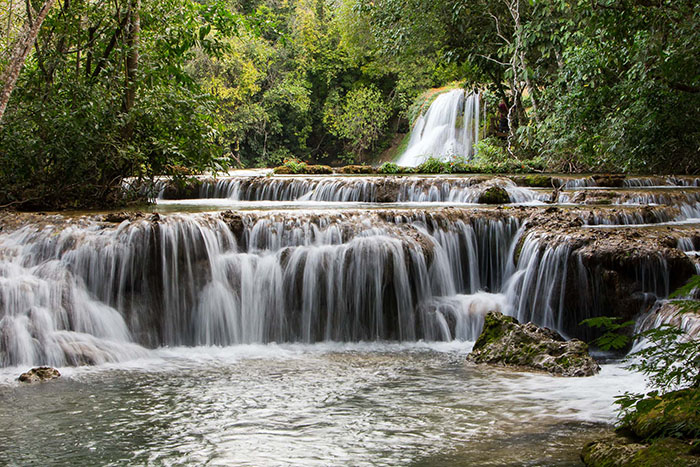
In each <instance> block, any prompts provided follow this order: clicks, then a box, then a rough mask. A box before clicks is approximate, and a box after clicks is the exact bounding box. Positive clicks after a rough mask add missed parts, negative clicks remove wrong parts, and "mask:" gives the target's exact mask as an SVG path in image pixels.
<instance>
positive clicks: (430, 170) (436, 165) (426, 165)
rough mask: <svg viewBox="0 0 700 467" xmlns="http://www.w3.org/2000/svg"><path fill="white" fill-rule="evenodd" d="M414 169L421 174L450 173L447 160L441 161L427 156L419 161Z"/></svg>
mask: <svg viewBox="0 0 700 467" xmlns="http://www.w3.org/2000/svg"><path fill="white" fill-rule="evenodd" d="M416 171H417V172H418V173H423V174H443V173H451V172H452V169H451V167H450V164H449V163H448V162H443V161H441V160H440V159H438V158H437V157H432V156H431V157H428V158H427V159H426V160H425V161H423V163H421V164H420V165H419V166H418V167H417V168H416Z"/></svg>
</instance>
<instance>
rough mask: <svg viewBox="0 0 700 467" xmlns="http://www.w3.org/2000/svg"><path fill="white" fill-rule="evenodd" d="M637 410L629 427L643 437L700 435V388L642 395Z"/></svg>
mask: <svg viewBox="0 0 700 467" xmlns="http://www.w3.org/2000/svg"><path fill="white" fill-rule="evenodd" d="M636 410H637V413H636V416H634V417H633V418H632V419H631V420H630V421H629V423H628V424H627V426H626V427H627V428H629V429H630V430H631V431H632V432H633V433H634V434H635V435H636V436H638V437H639V438H640V439H651V438H658V437H661V436H665V437H675V438H687V439H694V438H700V388H691V389H683V390H680V391H674V392H670V393H667V394H664V395H663V396H657V397H652V398H646V399H642V400H641V401H639V402H638V403H637V406H636Z"/></svg>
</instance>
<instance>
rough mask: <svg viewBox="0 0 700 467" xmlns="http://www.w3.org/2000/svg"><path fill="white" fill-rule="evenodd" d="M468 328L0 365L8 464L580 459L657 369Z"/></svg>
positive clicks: (1, 424) (0, 455) (2, 456)
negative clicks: (549, 369) (535, 358)
mask: <svg viewBox="0 0 700 467" xmlns="http://www.w3.org/2000/svg"><path fill="white" fill-rule="evenodd" d="M470 347H471V344H468V343H459V342H452V343H442V344H423V343H414V344H317V345H285V346H278V345H267V346H262V345H261V346H237V347H229V348H190V349H185V348H178V349H162V350H158V351H155V352H154V356H153V358H152V359H150V360H142V361H136V362H130V363H126V364H120V365H114V366H98V367H80V368H65V369H62V370H61V371H62V372H63V374H64V377H63V378H62V379H61V380H58V381H55V382H52V383H46V384H39V385H33V386H20V385H19V384H18V383H16V382H14V381H13V380H12V378H14V377H16V375H17V374H18V372H19V370H20V369H18V368H5V369H2V370H0V371H1V373H0V439H2V440H3V442H2V443H0V464H13V463H16V464H21V465H25V464H32V463H34V464H37V465H46V464H53V465H56V464H61V465H94V464H122V465H123V464H157V465H162V464H166V465H172V464H204V463H208V464H211V465H256V466H259V465H289V464H293V465H408V464H414V465H426V466H427V465H430V466H435V465H576V464H577V463H578V453H579V451H580V448H581V446H582V444H583V443H584V442H585V441H586V440H587V439H590V438H593V437H595V436H596V435H597V434H599V433H600V431H601V430H602V428H603V425H602V423H606V422H610V421H612V420H613V417H614V413H613V408H612V407H611V402H612V399H613V396H614V395H615V394H619V393H621V392H624V391H625V390H640V389H641V385H642V384H643V382H642V381H641V380H640V378H639V377H638V376H637V375H632V374H629V373H627V372H625V371H624V370H622V369H620V368H619V367H618V366H615V365H605V366H604V367H603V371H602V373H601V374H600V375H598V376H596V377H592V378H571V379H564V378H555V377H550V376H548V375H544V374H531V373H517V372H511V371H508V370H505V369H496V368H485V367H476V366H470V365H467V364H466V363H465V362H464V357H465V355H466V353H467V352H468V351H469V349H470Z"/></svg>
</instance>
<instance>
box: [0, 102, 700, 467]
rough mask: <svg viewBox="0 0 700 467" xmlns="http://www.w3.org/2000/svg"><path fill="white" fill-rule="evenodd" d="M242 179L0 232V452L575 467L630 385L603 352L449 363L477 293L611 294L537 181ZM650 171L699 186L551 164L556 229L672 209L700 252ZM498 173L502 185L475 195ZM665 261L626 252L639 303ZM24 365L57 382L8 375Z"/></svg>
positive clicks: (656, 283)
mask: <svg viewBox="0 0 700 467" xmlns="http://www.w3.org/2000/svg"><path fill="white" fill-rule="evenodd" d="M426 118H427V115H426ZM259 175H260V174H257V173H256V174H255V176H249V175H248V174H247V173H242V174H234V175H232V176H231V177H229V178H226V179H223V180H219V181H216V182H210V181H204V182H202V184H201V186H199V187H197V188H198V189H199V193H198V196H199V198H198V199H190V200H177V201H173V200H163V199H161V200H159V202H158V203H159V204H158V206H157V207H156V208H154V209H155V210H157V211H159V212H158V213H155V214H142V215H138V216H131V217H128V216H127V217H128V218H126V219H124V220H123V221H121V222H120V223H119V222H118V223H111V222H105V221H103V220H102V218H100V217H94V216H93V217H85V218H77V219H71V220H67V219H65V218H59V217H58V216H57V217H56V218H54V220H56V223H55V224H47V225H45V226H39V225H28V226H25V227H23V228H19V229H17V230H13V229H12V228H7V229H5V230H3V231H2V232H0V464H10V465H14V464H17V465H25V464H35V465H46V464H52V465H91V464H95V463H100V464H109V465H134V464H138V465H141V464H151V465H182V464H197V465H199V464H212V465H231V464H236V465H256V466H258V465H426V466H435V465H575V464H576V463H577V460H578V453H579V451H580V448H581V446H582V444H583V443H584V442H585V441H587V440H588V439H589V438H593V437H595V436H596V435H598V434H600V433H601V431H602V429H603V428H604V427H605V426H607V425H606V424H608V423H610V422H611V421H612V420H613V419H614V409H613V407H612V401H613V398H614V396H615V395H617V394H620V393H623V392H624V391H640V390H641V389H642V387H643V381H642V380H641V378H640V377H639V376H638V375H633V374H629V373H627V372H626V371H624V370H623V369H621V368H620V367H619V366H618V365H614V364H605V365H603V370H602V372H601V374H599V375H597V376H595V377H590V378H574V379H564V378H555V377H552V376H548V375H544V374H532V373H526V372H514V371H508V370H505V369H497V368H491V367H489V368H484V367H478V366H472V365H469V364H467V363H466V362H465V357H466V354H467V353H468V351H469V350H470V349H471V346H472V342H473V341H474V340H475V339H476V338H477V336H478V335H479V333H480V331H481V328H482V325H483V317H484V315H485V314H486V313H487V312H488V311H491V310H498V311H502V312H503V313H506V314H508V315H511V316H515V317H517V318H518V319H519V320H521V321H532V322H534V323H536V324H539V325H544V326H548V327H551V328H554V329H556V330H558V331H560V332H561V333H562V334H564V335H566V336H581V337H585V333H586V330H585V329H582V327H581V326H580V325H579V323H580V321H581V320H583V319H585V318H587V317H591V316H600V315H605V314H608V313H609V310H610V308H609V306H608V305H609V303H608V302H607V301H606V297H605V296H604V293H603V292H601V291H604V290H607V289H606V286H607V285H608V284H606V281H607V280H608V279H606V276H605V275H602V274H600V271H599V269H597V266H596V264H595V262H591V259H590V257H587V256H585V253H581V252H580V249H577V248H576V247H574V243H575V240H576V239H575V238H571V236H570V235H569V234H568V233H567V232H571V230H566V229H565V230H560V231H558V232H562V233H554V232H548V231H547V228H546V226H543V225H540V227H537V228H532V229H530V227H531V225H528V224H532V223H533V222H534V223H535V225H537V224H536V223H537V219H534V220H533V218H531V217H530V213H531V212H534V211H536V210H537V212H539V211H538V210H540V209H543V208H542V207H541V206H542V204H543V202H545V201H549V199H550V197H551V195H552V189H549V188H541V189H530V188H523V187H520V186H516V184H515V183H514V182H513V181H512V180H508V179H503V178H498V179H492V180H484V179H483V178H480V177H405V178H397V177H391V178H382V177H310V178H308V179H302V178H298V177H261V176H259ZM581 180H582V181H581ZM664 182H667V183H668V185H672V184H675V185H681V184H682V183H681V182H683V183H685V184H686V185H692V184H693V183H695V182H694V181H692V180H688V179H683V180H680V179H678V180H676V179H670V178H669V179H667V180H657V179H653V180H651V179H638V180H631V181H629V182H628V183H627V185H629V186H627V187H624V188H619V189H615V190H608V189H605V190H603V189H601V187H596V186H594V185H595V180H594V179H593V178H590V179H578V181H576V182H573V181H571V180H570V181H567V182H563V181H561V183H560V184H561V185H564V190H563V191H562V192H561V193H559V195H560V197H559V200H558V202H559V203H565V204H563V205H559V206H557V207H553V208H552V211H551V212H553V213H560V214H561V216H562V217H561V219H559V221H562V219H563V220H564V221H565V222H567V223H568V224H567V225H569V227H570V228H571V229H575V228H577V227H580V228H583V229H587V230H589V231H590V230H591V229H598V232H606V231H607V229H612V228H616V229H620V228H621V227H622V226H624V227H625V229H643V228H650V229H660V228H661V227H663V229H665V231H668V230H670V229H681V228H685V229H687V233H683V234H682V235H680V236H676V237H675V238H676V240H675V242H677V243H675V245H676V246H677V247H678V248H679V249H680V250H682V251H684V252H685V254H687V255H688V256H689V257H693V258H694V257H695V255H696V253H697V247H698V243H697V241H698V237H697V234H696V233H694V232H696V230H695V229H694V227H692V224H693V223H697V218H699V217H700V198H699V197H698V196H699V195H698V191H697V188H689V189H686V188H679V187H670V188H669V187H663V188H654V186H657V185H661V184H662V183H664ZM558 183H559V182H558ZM493 184H498V185H499V186H501V187H503V188H504V189H505V190H506V191H507V192H508V195H509V197H510V202H511V203H512V204H509V205H508V206H505V207H498V208H486V209H485V208H478V207H475V205H474V203H475V202H476V201H477V200H478V195H479V193H480V192H481V191H482V190H483V189H484V186H490V185H493ZM652 185H653V186H652ZM649 186H652V187H651V188H650V187H649ZM567 187H568V188H567ZM639 187H644V189H643V190H640V188H639ZM160 188H161V191H162V192H163V193H164V192H165V191H166V189H167V184H162V185H161V187H160ZM606 193H607V194H606ZM603 196H605V197H607V198H606V203H607V204H610V206H607V207H606V208H601V207H595V208H593V207H592V208H590V209H589V208H587V207H582V206H573V205H574V204H577V203H581V204H596V203H599V202H600V199H601V197H603ZM566 203H568V204H569V205H572V206H567V204H566ZM649 203H651V204H654V206H651V207H645V208H643V209H642V208H640V207H639V205H640V204H649ZM523 204H531V205H534V206H531V207H528V208H526V207H524V206H523ZM450 206H457V207H456V208H454V207H452V208H451V207H450ZM536 206H540V207H536ZM224 209H235V212H233V211H223V210H224ZM568 209H571V212H566V210H568ZM200 211H206V212H200ZM557 215H559V214H557ZM117 217H119V216H117ZM61 219H62V220H61ZM528 219H530V220H528ZM605 235H607V234H605ZM605 235H601V236H600V237H601V238H604V237H605ZM669 241H671V242H674V239H673V237H669V238H668V239H667V241H666V244H668V242H669ZM664 258H665V257H664V256H663V255H661V254H655V253H653V252H651V253H649V254H645V255H640V257H639V258H638V259H636V260H635V262H634V263H629V264H630V267H629V270H627V271H624V273H625V274H628V275H629V277H630V278H634V279H633V281H634V287H635V290H634V292H635V293H637V294H639V295H642V296H643V297H645V300H647V302H645V304H649V303H651V302H653V301H655V300H656V298H657V297H665V296H667V295H668V293H669V292H670V283H671V280H670V277H671V272H670V271H669V265H668V264H667V263H666V260H665V259H664ZM698 268H700V265H698ZM699 270H700V269H699ZM667 318H669V317H668V316H666V315H664V316H661V315H660V314H659V316H655V315H648V316H647V318H646V321H645V322H644V323H640V325H642V324H645V323H646V324H647V325H656V324H658V323H660V322H666V321H668V319H667ZM664 320H666V321H664ZM696 324H697V323H689V324H687V325H686V324H684V325H686V327H692V328H693V329H694V330H696V327H697V326H696ZM38 364H50V365H54V366H59V367H61V368H60V369H61V372H62V373H63V375H64V376H63V378H61V379H60V380H58V381H54V382H51V383H50V384H42V385H33V386H20V385H19V383H17V382H16V381H15V378H16V377H17V375H18V374H19V373H20V372H22V371H25V370H26V369H27V366H29V365H38Z"/></svg>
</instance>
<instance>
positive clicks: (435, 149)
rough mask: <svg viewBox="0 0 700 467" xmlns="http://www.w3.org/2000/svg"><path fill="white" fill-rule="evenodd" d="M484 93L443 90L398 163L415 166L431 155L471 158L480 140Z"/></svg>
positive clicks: (418, 121)
mask: <svg viewBox="0 0 700 467" xmlns="http://www.w3.org/2000/svg"><path fill="white" fill-rule="evenodd" d="M480 98H481V96H480V93H478V92H474V93H469V94H467V93H466V92H465V91H464V90H462V89H454V90H452V91H448V92H445V93H442V94H440V95H439V96H438V97H437V98H436V99H435V101H433V103H432V104H431V105H430V107H429V108H428V111H427V112H426V113H425V114H424V115H420V116H419V117H418V118H417V119H416V122H415V124H414V125H413V129H412V130H411V136H410V140H409V143H408V147H407V148H406V151H405V152H404V153H403V154H402V155H401V157H400V158H399V160H398V164H399V165H402V166H406V167H415V166H417V165H419V164H420V163H421V162H423V161H424V160H425V159H426V158H428V157H431V156H432V157H437V158H440V159H448V158H451V157H455V156H457V157H464V158H467V159H469V158H471V157H472V156H473V155H474V145H476V143H478V142H479V106H480Z"/></svg>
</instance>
